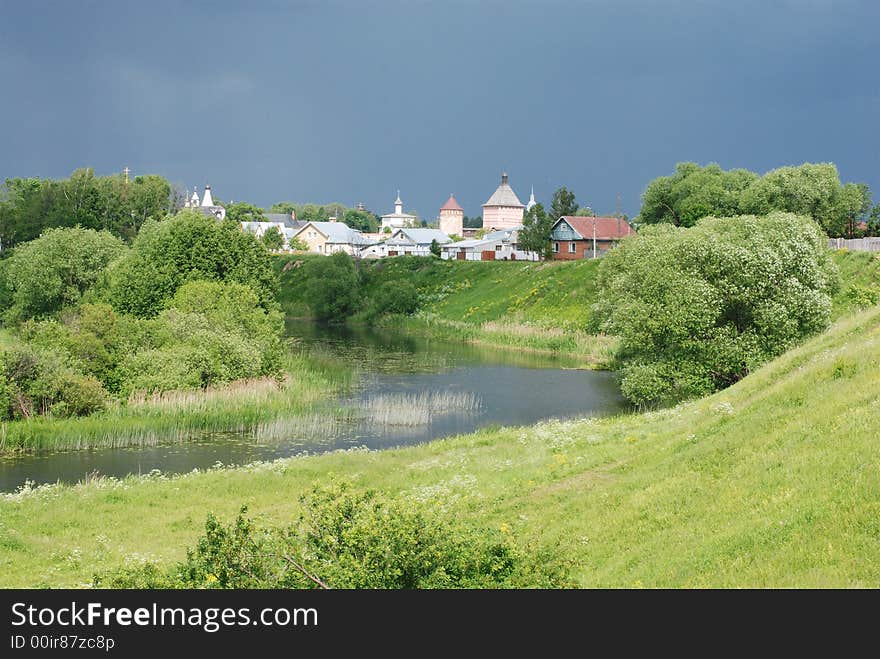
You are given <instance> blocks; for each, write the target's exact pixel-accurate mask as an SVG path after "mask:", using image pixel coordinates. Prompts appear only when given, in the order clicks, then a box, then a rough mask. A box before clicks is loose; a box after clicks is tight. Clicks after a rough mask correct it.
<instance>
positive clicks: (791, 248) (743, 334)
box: [594, 212, 836, 406]
mask: <svg viewBox="0 0 880 659" xmlns="http://www.w3.org/2000/svg"><path fill="white" fill-rule="evenodd" d="M596 286H597V288H598V290H600V291H601V297H600V300H599V302H598V303H597V304H596V305H595V307H594V313H595V318H596V320H597V324H598V327H597V329H599V330H601V331H603V332H607V333H609V334H613V335H615V336H617V337H619V339H620V345H619V350H618V355H617V357H618V359H619V361H620V364H621V368H620V374H621V389H622V391H623V393H624V395H625V396H626V397H627V398H628V399H629V400H631V401H632V402H633V403H635V404H637V405H640V406H651V405H657V404H667V403H675V402H677V401H680V400H684V399H687V398H691V397H695V396H701V395H704V394H707V393H710V392H712V391H715V390H717V389H722V388H724V387H727V386H729V385H731V384H733V383H735V382H737V381H738V380H740V379H741V378H743V377H745V375H747V374H748V373H749V372H750V371H752V370H753V369H755V368H757V367H758V366H759V365H761V364H762V363H764V362H765V361H767V360H768V359H771V358H772V357H775V356H776V355H779V354H780V353H782V352H783V351H785V350H786V349H788V348H789V347H790V346H792V345H793V344H794V343H796V342H797V341H799V340H801V339H802V338H803V337H806V336H809V335H811V334H814V333H816V332H818V331H820V330H822V329H824V328H825V327H826V326H827V325H828V322H829V316H830V312H831V297H830V293H831V292H832V291H833V289H834V288H835V286H836V269H835V267H834V265H833V264H832V263H831V261H830V258H829V254H828V247H827V239H826V237H825V236H824V235H823V234H822V232H821V230H820V229H819V228H818V227H817V226H816V224H815V223H814V222H813V221H812V220H810V218H808V217H803V216H797V215H793V214H791V213H782V212H772V213H770V214H769V215H767V216H765V217H755V216H736V217H728V218H706V219H704V220H702V221H701V222H699V223H698V224H697V225H696V226H694V227H692V228H688V229H682V228H679V229H677V228H674V227H671V226H668V225H665V224H664V225H661V226H657V227H645V228H644V229H643V230H642V231H641V232H640V233H639V235H638V236H636V237H634V238H630V239H627V240H625V241H623V242H622V243H621V245H620V246H619V247H618V248H616V249H614V250H611V251H610V252H609V253H608V254H607V255H606V256H605V257H604V258H603V259H602V263H601V265H600V267H599V276H598V280H597V284H596Z"/></svg>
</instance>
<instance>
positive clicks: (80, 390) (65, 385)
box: [0, 344, 107, 421]
mask: <svg viewBox="0 0 880 659" xmlns="http://www.w3.org/2000/svg"><path fill="white" fill-rule="evenodd" d="M106 401H107V392H106V391H105V390H104V387H103V386H102V385H101V383H100V382H99V381H98V380H97V379H95V378H94V377H92V376H89V375H85V374H83V373H81V372H79V371H77V370H76V369H75V368H73V367H72V366H71V365H70V364H69V363H68V362H67V360H66V359H65V356H64V355H63V354H62V353H60V352H56V351H50V350H43V349H38V348H34V347H31V346H28V345H26V344H22V345H17V346H13V347H11V348H8V349H6V350H5V351H3V352H2V353H0V420H3V421H8V420H16V419H28V418H31V417H34V416H54V417H69V416H84V415H87V414H91V413H92V412H96V411H98V410H101V409H103V408H104V406H105V405H106Z"/></svg>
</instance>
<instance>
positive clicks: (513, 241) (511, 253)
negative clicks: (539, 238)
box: [442, 226, 538, 261]
mask: <svg viewBox="0 0 880 659" xmlns="http://www.w3.org/2000/svg"><path fill="white" fill-rule="evenodd" d="M520 229H522V227H521V226H519V227H513V228H511V229H503V230H501V231H492V232H490V233H487V234H486V235H485V236H483V237H482V238H474V239H473V240H460V241H458V242H457V243H449V244H447V245H444V246H443V253H442V258H444V259H451V260H458V261H537V260H538V255H537V254H535V253H534V252H526V251H523V250H521V249H520V248H519V230H520Z"/></svg>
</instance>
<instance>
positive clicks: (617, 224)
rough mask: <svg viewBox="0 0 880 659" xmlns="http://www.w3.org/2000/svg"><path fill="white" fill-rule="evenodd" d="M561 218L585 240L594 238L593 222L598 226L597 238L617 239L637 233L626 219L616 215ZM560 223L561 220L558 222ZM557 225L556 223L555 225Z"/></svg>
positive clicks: (568, 216) (567, 216) (566, 216)
mask: <svg viewBox="0 0 880 659" xmlns="http://www.w3.org/2000/svg"><path fill="white" fill-rule="evenodd" d="M559 220H560V221H561V220H565V221H566V222H568V224H569V226H571V228H572V229H574V230H575V231H577V232H578V233H579V234H580V235H581V237H582V238H584V239H585V240H591V239H592V238H593V223H594V222H595V226H596V240H617V239H618V238H623V237H624V236H632V235H634V234H635V231H634V230H633V228H632V227H631V226H630V225H629V223H628V222H627V221H626V220H623V219H619V218H616V217H584V216H581V215H563V216H562V217H561V218H559ZM556 224H559V221H557V222H556ZM555 226H556V225H554V227H555Z"/></svg>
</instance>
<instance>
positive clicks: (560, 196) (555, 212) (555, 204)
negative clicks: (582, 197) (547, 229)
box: [550, 186, 578, 222]
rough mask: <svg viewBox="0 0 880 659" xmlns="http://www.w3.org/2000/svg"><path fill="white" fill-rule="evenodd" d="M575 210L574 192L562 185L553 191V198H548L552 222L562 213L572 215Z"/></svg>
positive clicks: (576, 207) (576, 208)
mask: <svg viewBox="0 0 880 659" xmlns="http://www.w3.org/2000/svg"><path fill="white" fill-rule="evenodd" d="M577 210H578V205H577V202H576V201H575V198H574V192H572V191H571V190H569V189H568V188H566V187H565V186H562V187H561V188H559V189H558V190H556V192H554V193H553V199H551V200H550V217H551V218H553V221H554V222H555V221H556V220H558V219H559V218H560V217H562V216H563V215H574V214H575V213H577Z"/></svg>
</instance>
